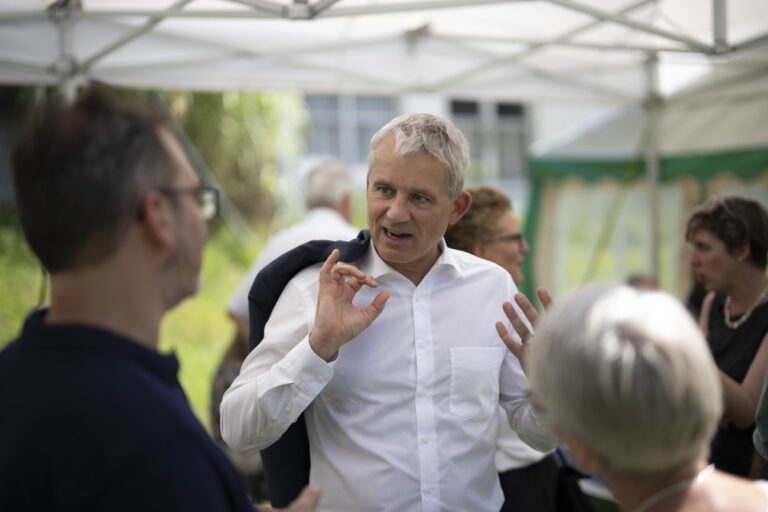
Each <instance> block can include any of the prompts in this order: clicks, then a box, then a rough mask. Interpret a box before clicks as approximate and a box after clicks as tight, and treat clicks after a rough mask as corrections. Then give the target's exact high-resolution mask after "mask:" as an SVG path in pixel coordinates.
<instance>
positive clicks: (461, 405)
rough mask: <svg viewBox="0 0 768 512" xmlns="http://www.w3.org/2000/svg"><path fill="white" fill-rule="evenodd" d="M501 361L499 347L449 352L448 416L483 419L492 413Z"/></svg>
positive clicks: (454, 349) (501, 355)
mask: <svg viewBox="0 0 768 512" xmlns="http://www.w3.org/2000/svg"><path fill="white" fill-rule="evenodd" d="M503 358H504V349H503V348H502V347H462V348H452V349H451V396H450V409H451V414H455V415H456V416H461V417H462V418H467V419H470V420H482V419H485V418H488V417H489V416H490V415H491V414H493V413H494V412H495V410H496V407H497V406H498V403H499V369H500V368H501V362H502V360H503Z"/></svg>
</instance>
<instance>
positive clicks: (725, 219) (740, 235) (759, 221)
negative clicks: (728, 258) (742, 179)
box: [685, 196, 768, 269]
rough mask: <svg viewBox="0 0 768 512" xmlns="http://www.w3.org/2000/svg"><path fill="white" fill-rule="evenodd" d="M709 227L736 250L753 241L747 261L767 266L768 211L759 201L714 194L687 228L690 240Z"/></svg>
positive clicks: (686, 231)
mask: <svg viewBox="0 0 768 512" xmlns="http://www.w3.org/2000/svg"><path fill="white" fill-rule="evenodd" d="M699 229H705V230H707V231H709V232H710V233H712V234H713V235H715V236H716V237H717V238H719V239H720V240H722V241H723V243H724V244H725V247H726V248H727V249H728V252H729V253H731V254H733V252H734V251H736V249H738V248H739V247H742V246H743V245H745V244H747V245H749V256H748V257H747V261H748V262H750V263H752V264H753V265H755V266H756V267H757V268H760V269H764V268H765V267H766V260H767V259H768V214H766V211H765V208H763V207H762V205H761V204H760V203H758V202H757V201H753V200H751V199H745V198H743V197H736V196H732V197H725V198H720V197H717V196H713V197H711V198H709V199H708V200H707V201H706V202H705V203H704V204H702V205H701V206H699V207H697V208H696V210H695V211H694V212H693V214H692V215H691V217H690V218H689V219H688V224H687V226H686V229H685V239H686V240H690V239H691V236H693V233H694V232H695V231H698V230H699Z"/></svg>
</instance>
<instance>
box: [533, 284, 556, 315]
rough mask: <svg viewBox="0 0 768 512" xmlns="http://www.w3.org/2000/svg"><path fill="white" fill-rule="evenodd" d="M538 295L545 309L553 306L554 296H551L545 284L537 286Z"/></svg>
mask: <svg viewBox="0 0 768 512" xmlns="http://www.w3.org/2000/svg"><path fill="white" fill-rule="evenodd" d="M536 296H537V297H538V298H539V302H541V305H542V306H544V309H545V310H547V309H549V308H550V307H552V304H553V302H552V297H550V296H549V292H548V291H547V290H546V288H544V287H543V286H539V287H538V288H536Z"/></svg>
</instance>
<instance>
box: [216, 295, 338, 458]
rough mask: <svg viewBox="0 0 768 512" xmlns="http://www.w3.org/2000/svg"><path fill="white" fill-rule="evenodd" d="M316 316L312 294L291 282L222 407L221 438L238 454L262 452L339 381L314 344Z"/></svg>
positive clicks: (226, 395) (330, 364)
mask: <svg viewBox="0 0 768 512" xmlns="http://www.w3.org/2000/svg"><path fill="white" fill-rule="evenodd" d="M314 315H315V305H314V301H313V300H312V299H311V297H310V296H309V295H308V293H307V292H306V291H302V290H300V289H299V288H298V287H297V286H295V285H293V284H292V283H288V285H287V286H286V288H285V290H284V291H283V293H282V294H281V296H280V299H279V300H278V301H277V303H276V304H275V308H274V309H273V311H272V315H271V316H270V318H269V321H268V322H267V325H266V326H265V329H264V339H263V340H262V342H261V343H260V344H259V345H258V346H257V347H256V348H255V349H254V350H253V351H252V352H251V353H250V354H248V357H247V358H246V359H245V361H244V362H243V365H242V368H241V369H240V374H239V375H238V376H237V378H236V379H235V381H234V382H233V383H232V386H231V387H230V388H229V389H228V390H227V392H226V393H225V394H224V398H223V399H222V402H221V408H220V411H221V434H222V438H223V439H224V441H225V442H226V443H227V444H228V445H229V446H230V447H231V448H233V449H234V450H237V451H239V452H250V451H254V450H261V449H264V448H266V447H268V446H269V445H271V444H272V443H273V442H275V441H276V440H277V439H279V438H280V436H281V435H282V434H283V433H284V432H285V431H286V430H287V429H288V427H289V426H290V425H291V424H292V423H293V422H295V421H296V419H297V418H298V417H299V415H300V414H301V413H302V412H303V411H304V409H306V408H307V407H308V406H309V404H311V403H312V400H314V399H315V397H316V396H317V395H318V394H319V393H320V392H321V391H322V390H323V388H324V387H325V385H326V384H327V383H328V381H329V380H330V379H331V377H332V376H333V363H328V362H326V361H324V360H323V359H322V358H320V357H319V356H318V355H317V354H315V352H314V351H313V350H312V348H311V347H310V345H309V329H310V328H311V326H312V324H313V321H314Z"/></svg>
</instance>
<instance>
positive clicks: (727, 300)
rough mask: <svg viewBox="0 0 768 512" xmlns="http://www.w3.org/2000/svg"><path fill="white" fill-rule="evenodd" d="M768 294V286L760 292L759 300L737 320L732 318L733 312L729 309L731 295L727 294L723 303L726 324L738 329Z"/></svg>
mask: <svg viewBox="0 0 768 512" xmlns="http://www.w3.org/2000/svg"><path fill="white" fill-rule="evenodd" d="M766 294H768V286H766V287H765V288H763V291H762V292H760V295H758V296H757V300H756V301H755V303H754V304H752V307H751V308H749V309H748V310H747V311H746V312H745V313H744V314H743V315H741V318H739V319H738V320H736V321H735V322H734V321H732V320H731V314H730V313H729V312H728V310H729V309H730V307H731V296H730V295H726V296H725V302H724V303H723V318H724V319H725V325H727V326H728V327H730V328H731V329H738V328H739V327H740V326H741V324H743V323H744V322H746V321H747V319H748V318H749V315H751V314H752V312H753V311H754V310H755V308H756V307H757V306H758V304H760V301H761V300H763V298H764V297H765V296H766Z"/></svg>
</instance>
